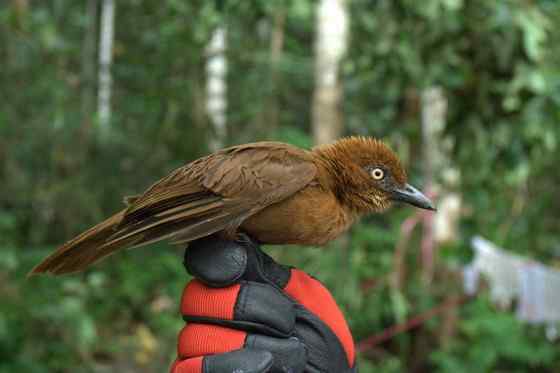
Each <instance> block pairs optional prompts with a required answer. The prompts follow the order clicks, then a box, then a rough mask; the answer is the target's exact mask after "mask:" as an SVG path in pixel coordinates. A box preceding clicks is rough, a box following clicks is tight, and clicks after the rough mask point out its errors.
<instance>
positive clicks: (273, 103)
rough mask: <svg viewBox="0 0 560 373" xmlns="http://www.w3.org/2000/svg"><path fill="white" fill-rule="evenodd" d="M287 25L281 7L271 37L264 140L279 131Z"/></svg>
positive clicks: (276, 15) (261, 121) (263, 113)
mask: <svg viewBox="0 0 560 373" xmlns="http://www.w3.org/2000/svg"><path fill="white" fill-rule="evenodd" d="M285 25H286V9H285V8H284V7H279V8H278V9H276V10H275V12H274V17H273V21H272V33H271V36H270V55H269V63H270V80H269V87H268V90H267V94H266V98H265V102H264V107H263V110H262V115H261V116H260V120H259V127H260V131H259V132H261V133H262V136H263V138H270V137H271V135H273V134H274V133H275V132H276V130H277V129H278V122H279V108H278V85H279V84H278V83H279V80H280V61H281V59H282V53H283V51H284V37H285Z"/></svg>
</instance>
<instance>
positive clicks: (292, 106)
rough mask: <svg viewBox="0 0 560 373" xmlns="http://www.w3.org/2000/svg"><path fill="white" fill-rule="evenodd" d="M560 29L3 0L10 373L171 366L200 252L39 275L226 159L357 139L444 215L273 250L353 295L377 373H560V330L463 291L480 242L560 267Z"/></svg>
mask: <svg viewBox="0 0 560 373" xmlns="http://www.w3.org/2000/svg"><path fill="white" fill-rule="evenodd" d="M322 6H325V7H327V8H324V9H327V10H328V9H330V11H331V13H332V12H335V13H336V12H344V13H343V15H342V18H340V14H339V16H336V14H334V16H335V18H334V21H333V19H332V18H331V21H329V20H328V19H327V20H326V21H325V18H323V17H321V16H320V15H321V14H322V13H320V12H321V7H322ZM329 6H330V8H328V7H329ZM324 9H323V10H324ZM111 11H113V12H114V13H113V14H111ZM325 14H326V15H327V16H328V12H327V13H325ZM325 14H323V16H324V15H325ZM341 14H342V13H341ZM330 15H331V16H333V14H330ZM336 17H339V18H336ZM337 20H338V21H337ZM558 25H560V2H558V1H556V0H532V1H529V0H504V1H487V0H424V1H412V0H347V1H344V0H332V1H331V0H317V1H310V0H305V1H304V0H283V1H281V0H277V1H270V0H268V1H267V0H251V1H247V0H246V1H240V0H227V1H218V2H214V1H201V0H193V1H183V0H166V1H152V0H145V1H139V0H118V1H113V0H86V1H77V0H74V1H72V0H51V1H32V0H11V1H3V2H2V3H0V94H1V96H2V99H1V102H0V185H1V191H2V193H1V194H0V248H1V249H0V296H1V302H0V372H1V373H4V372H34V373H41V372H115V371H119V372H154V371H158V372H162V371H166V370H167V369H168V367H169V364H170V363H171V361H173V359H174V355H175V343H176V334H177V333H178V331H179V330H180V328H181V327H182V325H183V321H182V319H181V317H180V315H179V312H178V302H179V297H180V294H181V290H182V287H183V286H184V284H185V283H186V282H187V281H188V277H187V275H186V273H185V271H184V269H183V267H182V264H181V261H182V252H181V250H178V249H177V248H174V247H170V246H167V245H165V244H162V245H159V246H158V245H152V246H149V247H146V248H142V249H138V250H133V251H130V252H125V253H120V254H118V255H115V256H113V257H111V258H109V259H108V260H106V261H104V262H103V263H102V264H100V265H96V266H94V267H93V268H91V269H90V270H88V271H87V272H86V273H83V274H78V275H70V276H65V277H61V278H52V277H38V278H31V279H26V277H25V276H26V273H27V272H28V271H29V270H30V269H31V268H32V267H33V265H35V264H36V263H38V262H39V261H40V259H42V258H43V257H44V256H45V255H46V254H47V253H48V252H49V251H50V250H52V249H53V248H54V247H55V246H56V245H58V244H60V243H62V242H64V241H65V240H67V239H69V238H71V237H73V236H74V235H75V234H77V233H79V232H80V231H82V230H83V229H85V228H87V227H88V226H90V225H93V224H94V223H96V222H98V221H100V220H102V219H103V218H104V217H106V216H108V215H109V214H111V213H112V212H114V211H116V210H117V209H120V208H121V207H122V196H124V195H131V194H135V193H138V192H141V191H143V190H144V189H145V188H146V187H147V186H149V185H150V184H151V183H152V182H154V181H155V180H157V179H159V178H160V177H162V176H164V175H166V174H167V173H168V172H169V171H171V170H172V169H174V168H176V167H178V166H181V165H183V164H184V163H186V162H188V161H190V160H193V159H195V158H197V157H199V156H201V155H204V154H206V153H208V152H210V151H212V150H213V149H216V148H218V147H222V146H226V145H230V144H238V143H244V142H249V141H255V140H263V139H274V140H280V141H286V142H290V143H294V144H297V145H300V146H306V147H310V146H312V145H313V144H314V143H316V142H322V141H329V140H330V139H332V138H335V137H338V136H341V135H347V134H360V135H371V136H376V137H382V138H384V139H385V140H386V141H387V142H388V143H389V144H391V145H392V147H393V148H394V149H395V150H396V151H397V152H398V153H399V155H400V156H401V157H402V159H403V161H404V163H405V165H406V167H407V169H408V170H409V173H410V175H409V178H410V179H411V181H412V182H413V183H414V184H415V185H418V186H420V187H423V188H427V189H428V190H429V191H430V192H431V193H432V195H435V196H436V200H439V201H440V202H439V203H440V204H441V203H442V201H444V200H445V198H449V196H452V197H453V199H452V200H453V201H455V202H454V203H453V204H452V206H455V209H453V208H450V209H447V208H446V207H443V206H441V207H442V208H440V212H438V214H437V215H436V216H442V217H443V218H439V219H440V220H441V219H444V220H443V221H440V222H438V221H434V219H438V218H437V217H435V218H434V217H433V216H427V215H424V214H419V213H418V212H417V211H416V210H414V209H412V208H409V207H402V206H399V207H396V208H393V209H392V210H391V212H390V213H388V214H385V215H383V216H372V217H370V218H367V219H364V220H363V221H362V222H361V223H360V224H358V225H356V226H355V227H354V228H353V229H352V231H351V232H350V233H349V234H348V235H347V236H346V237H344V238H343V239H341V240H339V241H337V242H335V243H334V244H332V245H330V246H328V247H327V248H324V249H317V248H305V249H304V248H293V247H292V248H284V249H282V248H270V249H269V250H268V251H269V252H271V253H272V254H273V255H274V256H275V257H276V258H277V259H278V260H279V261H281V262H283V263H286V264H290V265H295V266H298V267H300V268H302V269H304V270H306V271H308V272H310V273H312V274H314V275H315V276H317V277H318V278H319V279H321V280H322V281H323V282H325V283H326V284H327V286H328V287H329V289H331V290H332V291H333V293H334V295H335V298H336V299H337V301H338V302H339V304H340V305H341V307H342V308H343V310H344V313H345V315H346V316H347V319H348V321H349V323H350V326H351V329H352V331H353V335H354V337H355V340H356V341H357V343H358V346H359V350H360V362H359V368H360V372H362V373H369V372H386V373H390V372H404V371H407V372H446V373H451V372H453V373H461V372H559V371H560V344H559V342H558V341H556V342H551V341H549V340H547V338H546V337H545V333H544V330H543V329H544V328H542V327H539V326H530V325H526V324H522V323H520V322H518V321H517V320H516V318H515V314H514V313H513V312H512V311H511V310H507V309H506V310H503V309H500V308H498V307H496V306H494V305H493V304H492V302H490V299H489V295H488V292H487V291H484V290H483V291H481V292H479V294H478V295H477V296H476V297H474V298H469V299H464V298H462V294H463V291H462V284H461V278H460V276H459V275H458V273H459V270H460V269H461V267H462V266H463V265H465V264H466V263H468V262H469V261H470V260H471V258H472V250H471V248H470V239H471V237H472V236H474V235H477V234H480V235H482V236H484V237H486V238H488V239H490V240H492V241H493V242H495V243H497V244H499V245H501V246H503V247H505V248H507V249H508V250H510V251H512V252H515V253H519V254H522V255H525V256H528V257H531V258H534V259H536V260H540V261H542V262H544V263H546V264H547V265H550V266H552V267H560V236H559V235H558V232H559V229H560V198H559V197H558V190H559V187H558V186H559V185H560V173H558V165H559V161H560V157H559V155H560V154H559V147H560V144H558V143H559V141H560V126H559V123H560V28H559V27H558ZM112 26H114V29H113V30H111V27H112ZM321 33H323V36H321V35H322V34H321ZM329 38H330V39H329ZM321 40H322V42H321ZM325 45H326V46H327V47H326V49H324V48H325ZM331 47H332V48H331ZM322 48H323V49H322ZM333 51H334V52H333ZM213 59H214V60H215V59H218V62H217V63H214V64H213V63H212V60H213ZM220 61H221V62H220ZM323 73H324V74H323ZM325 74H327V75H325ZM430 98H432V99H433V100H436V104H437V105H435V106H436V107H435V108H434V104H433V102H431V101H430ZM213 99H214V100H217V101H216V102H214V103H212V100H213ZM433 100H432V101H433ZM438 105H439V106H438ZM433 125H437V126H436V127H433ZM457 201H460V203H458V202H457ZM444 204H445V203H444ZM457 206H459V207H458V208H457ZM410 219H412V220H410ZM403 222H405V223H406V222H408V223H409V224H408V225H403ZM411 222H412V223H418V224H416V225H415V224H412V223H411ZM442 224H443V226H446V227H447V228H446V229H447V230H446V232H447V233H446V235H444V236H443V237H440V236H438V234H437V232H435V230H437V229H440V228H438V227H440V226H441V225H442ZM403 232H404V233H407V234H404V233H403ZM405 243H406V245H405ZM442 304H443V305H447V306H445V307H443V308H439V310H441V312H439V313H437V314H435V315H433V317H428V318H426V320H425V322H422V323H419V324H418V325H415V327H412V328H410V329H407V330H405V331H404V332H402V333H397V334H396V335H394V336H393V337H392V338H385V339H382V340H380V341H379V343H370V342H371V341H372V340H373V341H375V336H376V335H377V334H378V333H381V332H383V330H386V328H389V327H391V326H392V325H395V324H401V323H403V322H406V320H409V319H410V318H413V317H415V316H416V315H422V314H424V313H426V312H430V310H434V307H440V306H441V305H442ZM372 338H373V339H372ZM364 341H365V342H364ZM368 341H369V342H368Z"/></svg>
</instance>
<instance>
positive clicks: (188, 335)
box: [177, 323, 247, 359]
mask: <svg viewBox="0 0 560 373" xmlns="http://www.w3.org/2000/svg"><path fill="white" fill-rule="evenodd" d="M246 337H247V332H244V331H242V330H235V329H230V328H226V327H223V326H219V325H210V324H195V323H192V324H188V325H186V326H185V327H183V329H182V330H181V332H180V333H179V341H178V344H177V356H179V358H180V359H188V358H192V357H197V356H204V355H213V354H223V353H226V352H231V351H235V350H239V349H241V348H242V347H243V346H244V345H245V338H246Z"/></svg>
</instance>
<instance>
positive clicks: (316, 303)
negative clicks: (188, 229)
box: [171, 237, 357, 373]
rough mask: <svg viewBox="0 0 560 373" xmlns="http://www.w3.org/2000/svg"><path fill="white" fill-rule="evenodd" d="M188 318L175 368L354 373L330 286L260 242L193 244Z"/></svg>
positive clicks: (221, 372)
mask: <svg viewBox="0 0 560 373" xmlns="http://www.w3.org/2000/svg"><path fill="white" fill-rule="evenodd" d="M184 264H185V267H186V269H187V271H188V272H189V273H190V274H191V275H193V276H194V277H195V279H194V280H192V281H191V282H190V283H189V284H187V286H186V287H185V290H184V292H183V296H182V299H181V312H182V314H183V318H184V319H185V321H186V322H187V325H186V326H185V327H184V328H183V330H182V331H181V333H180V335H179V341H178V358H177V360H176V361H175V363H174V364H173V366H172V367H171V372H172V373H264V372H270V373H276V372H285V373H288V372H289V373H298V372H312V373H319V372H321V373H346V372H353V373H356V372H357V369H356V367H355V365H356V364H355V353H354V342H353V340H352V335H351V334H350V331H349V329H348V325H347V324H346V321H345V319H344V316H343V315H342V312H341V311H340V309H339V308H338V306H337V305H336V303H335V301H334V299H333V297H332V295H331V294H330V292H329V291H328V290H327V289H326V288H325V287H324V286H323V285H322V284H321V283H320V282H319V281H317V280H316V279H314V278H313V277H311V276H309V275H308V274H306V273H304V272H302V271H300V270H297V269H293V268H289V267H286V266H283V265H280V264H278V263H276V262H275V261H274V260H273V259H272V258H270V257H269V256H268V255H266V254H265V253H264V252H262V251H261V250H260V248H259V246H258V245H257V244H255V243H254V242H252V241H251V240H249V239H248V238H247V237H243V239H242V240H240V241H238V242H232V241H225V240H221V239H219V238H216V237H208V238H204V239H201V240H197V241H195V242H193V243H191V244H190V246H189V248H188V249H187V250H186V252H185V262H184Z"/></svg>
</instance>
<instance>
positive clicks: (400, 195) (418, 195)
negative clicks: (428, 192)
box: [392, 184, 437, 211]
mask: <svg viewBox="0 0 560 373" xmlns="http://www.w3.org/2000/svg"><path fill="white" fill-rule="evenodd" d="M392 199H393V201H400V202H405V203H408V204H410V205H412V206H416V207H420V208H421V209H426V210H432V211H436V210H437V209H436V208H435V206H434V204H433V202H432V201H431V200H430V199H429V198H428V197H426V196H425V195H424V194H423V193H422V192H421V191H419V190H418V189H416V188H415V187H413V186H412V185H410V184H405V186H404V187H402V188H397V189H395V190H394V191H393V196H392Z"/></svg>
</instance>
